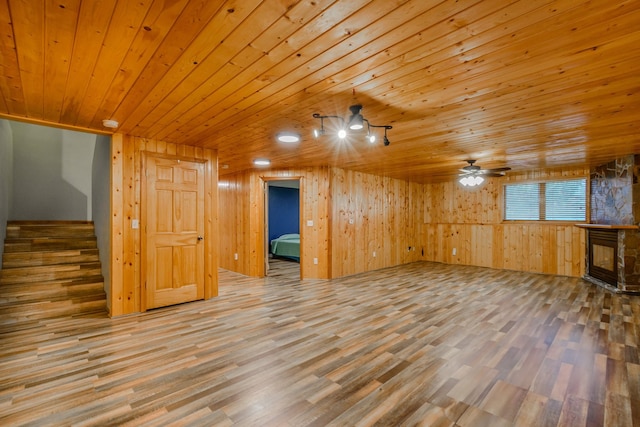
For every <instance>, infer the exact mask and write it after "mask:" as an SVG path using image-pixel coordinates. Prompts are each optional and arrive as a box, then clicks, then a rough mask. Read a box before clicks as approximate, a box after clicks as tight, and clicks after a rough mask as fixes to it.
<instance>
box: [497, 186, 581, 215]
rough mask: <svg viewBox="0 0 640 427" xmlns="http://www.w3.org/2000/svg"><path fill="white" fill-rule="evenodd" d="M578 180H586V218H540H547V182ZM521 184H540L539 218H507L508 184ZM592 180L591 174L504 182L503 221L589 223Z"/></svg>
mask: <svg viewBox="0 0 640 427" xmlns="http://www.w3.org/2000/svg"><path fill="white" fill-rule="evenodd" d="M578 180H584V183H585V195H584V197H585V204H584V205H585V214H584V216H585V217H584V219H567V220H560V219H552V220H547V219H540V218H545V217H546V205H547V198H546V193H545V190H546V184H547V183H549V182H562V181H578ZM520 184H538V197H539V200H540V203H539V206H538V218H539V219H506V214H507V186H509V185H520ZM590 193H591V182H590V177H589V176H571V177H569V176H568V177H561V178H555V177H550V178H546V179H531V180H528V179H527V180H521V181H510V182H505V183H504V184H502V203H501V205H502V222H503V223H533V224H539V223H545V224H554V223H557V224H581V223H585V222H586V223H588V222H589V221H590V211H591V209H590V201H591V194H590Z"/></svg>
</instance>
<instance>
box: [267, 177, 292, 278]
mask: <svg viewBox="0 0 640 427" xmlns="http://www.w3.org/2000/svg"><path fill="white" fill-rule="evenodd" d="M265 237H266V239H265V240H266V242H265V243H266V246H267V248H266V250H265V254H266V256H265V273H266V275H267V276H268V277H279V278H283V279H287V278H291V279H296V280H297V279H299V278H300V257H301V253H300V239H301V236H300V180H299V179H276V180H269V181H266V182H265Z"/></svg>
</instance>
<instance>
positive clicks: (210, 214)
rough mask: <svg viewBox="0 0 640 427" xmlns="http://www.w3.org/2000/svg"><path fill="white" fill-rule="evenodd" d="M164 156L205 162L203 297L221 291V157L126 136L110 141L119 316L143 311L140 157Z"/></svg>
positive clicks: (114, 305) (113, 306) (112, 295)
mask: <svg viewBox="0 0 640 427" xmlns="http://www.w3.org/2000/svg"><path fill="white" fill-rule="evenodd" d="M144 152H149V153H160V154H166V155H172V156H179V157H185V158H195V159H204V160H206V161H207V166H206V169H205V179H206V182H205V231H204V232H205V244H206V245H207V246H206V248H207V249H206V250H205V252H206V253H205V298H211V297H213V296H216V295H217V293H218V239H217V236H218V198H217V194H218V193H217V187H218V184H217V179H218V178H217V177H218V171H217V155H216V153H215V152H214V151H212V150H208V149H203V148H198V147H191V146H185V145H176V144H170V143H165V142H162V141H155V140H150V139H142V138H135V137H131V136H127V135H122V134H115V135H113V136H112V142H111V216H112V221H111V287H110V292H109V301H108V306H109V311H110V315H111V316H119V315H122V314H129V313H135V312H139V311H141V309H142V307H141V300H140V294H141V283H143V278H142V277H141V275H140V264H141V259H140V256H141V238H140V236H141V233H140V229H132V228H131V220H132V219H139V220H141V223H140V226H141V227H142V226H144V224H143V223H142V218H141V217H140V212H141V211H140V202H141V188H140V184H141V181H142V174H143V173H144V171H143V170H142V155H143V153H144Z"/></svg>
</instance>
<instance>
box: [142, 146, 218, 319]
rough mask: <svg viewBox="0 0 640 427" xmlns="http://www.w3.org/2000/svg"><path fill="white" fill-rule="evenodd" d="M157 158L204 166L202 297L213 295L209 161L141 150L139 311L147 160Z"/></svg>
mask: <svg viewBox="0 0 640 427" xmlns="http://www.w3.org/2000/svg"><path fill="white" fill-rule="evenodd" d="M151 157H153V158H157V159H165V160H175V161H185V162H193V163H200V164H202V165H203V166H204V180H205V182H204V193H205V194H204V196H205V203H204V204H205V206H204V212H203V215H205V218H204V220H205V221H204V223H205V225H204V230H202V234H203V237H204V255H203V260H202V263H203V267H204V274H205V277H204V283H203V286H204V299H208V298H211V297H212V296H215V295H211V290H210V289H209V286H208V285H207V259H208V258H209V257H210V256H211V250H210V247H211V244H210V243H209V239H210V238H211V235H210V233H209V227H207V212H208V211H209V210H208V207H207V198H206V193H207V192H208V191H210V189H209V186H210V185H209V184H208V182H207V178H206V176H207V169H208V167H209V166H210V165H209V163H210V162H209V161H208V160H206V159H203V158H196V157H187V156H179V155H171V154H163V153H155V152H151V151H143V152H141V160H142V170H141V177H140V220H139V227H140V255H141V262H140V287H141V289H140V311H141V312H145V311H147V310H148V307H147V292H146V280H147V267H146V264H147V263H146V259H147V256H148V252H149V248H148V247H147V227H146V220H147V213H148V212H147V209H148V206H147V197H148V195H147V172H148V162H149V158H151Z"/></svg>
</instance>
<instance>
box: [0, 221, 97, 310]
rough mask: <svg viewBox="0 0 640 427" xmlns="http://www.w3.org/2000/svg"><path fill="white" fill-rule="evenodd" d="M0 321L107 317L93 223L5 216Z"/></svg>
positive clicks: (0, 274) (0, 283)
mask: <svg viewBox="0 0 640 427" xmlns="http://www.w3.org/2000/svg"><path fill="white" fill-rule="evenodd" d="M0 313H1V316H0V322H2V323H5V322H15V321H25V320H38V319H52V318H56V317H64V316H74V317H107V303H106V295H105V293H104V279H103V278H102V271H101V269H100V260H99V258H98V248H97V245H96V237H95V232H94V228H93V223H92V222H88V221H37V222H36V221H10V222H9V223H8V224H7V236H6V239H5V243H4V255H3V257H2V270H1V271H0Z"/></svg>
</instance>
